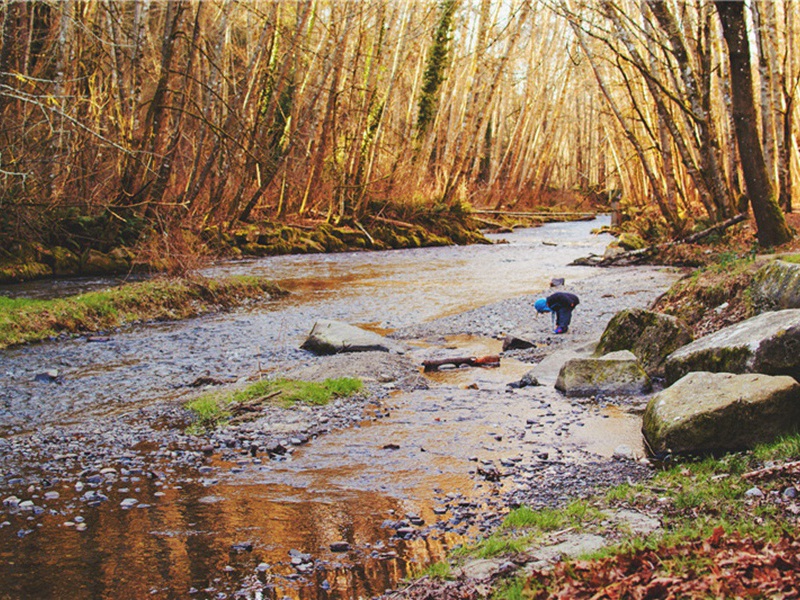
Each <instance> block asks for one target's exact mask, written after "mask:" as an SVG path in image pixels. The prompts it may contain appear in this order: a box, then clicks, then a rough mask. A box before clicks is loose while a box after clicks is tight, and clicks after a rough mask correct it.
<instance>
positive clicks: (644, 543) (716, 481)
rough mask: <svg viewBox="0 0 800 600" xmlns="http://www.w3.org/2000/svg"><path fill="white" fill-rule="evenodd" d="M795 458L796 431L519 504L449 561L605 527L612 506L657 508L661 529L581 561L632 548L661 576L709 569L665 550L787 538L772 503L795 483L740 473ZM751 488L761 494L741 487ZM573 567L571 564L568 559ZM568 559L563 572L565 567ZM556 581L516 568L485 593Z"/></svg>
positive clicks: (522, 591)
mask: <svg viewBox="0 0 800 600" xmlns="http://www.w3.org/2000/svg"><path fill="white" fill-rule="evenodd" d="M796 460H800V434H797V435H791V436H785V437H783V438H780V439H778V440H776V441H775V442H773V443H770V444H764V445H761V446H758V447H757V448H755V449H753V450H752V451H749V452H740V453H732V454H727V455H724V456H720V457H704V458H696V459H683V460H679V461H678V462H676V463H675V464H674V465H672V466H671V467H669V468H667V469H664V470H661V471H658V472H657V473H655V475H654V476H653V477H652V478H651V479H649V480H647V481H644V482H639V483H627V484H622V485H618V486H615V487H613V488H610V489H609V490H607V491H606V492H605V493H603V494H600V495H598V496H596V497H593V498H589V499H585V500H577V501H574V502H571V503H570V504H568V505H567V506H565V507H563V508H545V509H540V510H533V509H531V508H529V507H526V506H523V507H520V508H517V509H515V510H513V511H511V512H510V513H509V514H508V515H507V516H506V518H505V519H504V521H503V524H502V526H501V527H500V528H499V529H498V531H497V532H495V533H494V534H493V535H491V536H490V537H488V538H486V539H484V540H480V541H478V542H476V543H475V544H473V545H470V546H467V547H462V548H459V549H457V550H456V551H454V552H453V560H460V559H461V558H462V557H466V556H469V557H479V558H490V557H497V556H502V555H511V554H515V553H518V552H524V551H526V550H527V549H528V548H529V547H530V545H531V544H533V543H538V542H539V541H541V540H542V539H543V537H544V534H546V533H547V532H551V531H560V530H564V529H567V528H574V529H575V530H576V531H581V530H583V531H591V532H598V531H600V530H602V529H603V528H604V527H606V526H607V524H605V523H604V520H605V519H606V518H607V517H606V515H607V514H608V512H610V511H615V510H617V509H620V508H627V509H634V510H640V511H642V512H645V513H652V512H653V509H654V508H655V507H658V512H659V518H660V520H661V523H662V528H661V530H659V531H657V532H655V533H653V534H650V535H648V536H634V535H629V533H628V532H626V531H625V530H620V534H621V536H622V537H621V541H619V542H618V543H617V544H615V545H610V546H608V547H605V548H603V549H601V550H598V551H596V552H592V553H589V554H585V555H583V556H580V557H577V558H576V559H575V560H576V561H581V564H582V565H585V564H587V562H584V561H588V563H595V564H599V563H601V562H602V561H606V560H612V559H615V558H619V557H624V556H632V555H633V554H634V553H636V552H645V551H654V552H656V553H657V555H658V556H660V557H662V559H661V560H660V564H659V565H658V566H657V568H658V569H660V570H662V571H663V572H664V573H666V574H668V575H677V576H685V575H687V574H691V576H694V574H697V575H698V576H702V575H704V574H707V573H711V572H712V571H713V569H714V568H715V567H714V556H713V555H712V554H710V553H703V552H696V553H693V552H686V551H674V552H673V551H670V549H678V548H685V547H686V546H687V544H700V545H701V546H702V543H704V542H703V541H704V540H707V539H709V538H710V537H711V536H713V535H714V534H715V531H717V532H722V535H724V536H733V537H734V538H736V536H741V537H742V538H748V537H750V538H753V539H757V540H765V541H770V542H774V541H776V540H778V539H780V538H782V537H785V536H787V535H788V536H790V537H791V536H794V532H795V531H796V529H797V526H798V523H800V518H798V517H797V516H796V515H793V514H791V513H790V512H787V511H786V508H785V506H786V505H785V504H784V503H781V502H778V501H776V500H775V499H776V498H778V497H779V496H780V494H781V493H782V491H783V490H784V489H785V488H786V487H788V486H789V485H795V483H796V475H795V474H794V473H791V472H787V473H786V474H783V475H781V474H780V473H779V474H777V475H772V476H770V477H766V478H762V479H759V480H752V479H751V478H745V477H744V475H745V474H747V473H750V472H752V471H754V470H756V469H759V468H762V467H763V466H764V465H765V464H767V465H772V464H775V465H780V464H782V463H785V462H791V461H796ZM756 485H757V486H758V487H759V488H760V489H761V490H762V491H763V493H764V496H763V497H760V498H754V497H751V496H748V495H746V492H747V491H748V490H749V489H751V488H752V487H754V486H756ZM576 564H577V563H576ZM569 565H570V562H569V561H568V562H567V563H566V566H565V569H569ZM557 585H558V584H557V582H554V581H548V580H546V579H545V580H540V581H534V580H526V579H525V578H524V577H521V576H520V574H519V573H516V574H515V575H513V576H511V577H509V578H505V579H501V580H499V581H498V582H496V583H495V584H494V588H493V592H492V594H491V598H492V599H494V600H517V599H519V598H528V597H531V595H532V590H548V591H549V592H550V593H551V594H554V595H555V594H556V593H557Z"/></svg>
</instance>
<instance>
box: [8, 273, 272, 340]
mask: <svg viewBox="0 0 800 600" xmlns="http://www.w3.org/2000/svg"><path fill="white" fill-rule="evenodd" d="M284 293H285V292H283V291H282V290H281V289H280V288H279V287H278V286H277V285H275V284H274V283H272V282H270V281H268V280H266V279H263V278H259V277H231V278H228V279H222V280H214V279H206V278H182V279H166V278H158V279H153V280H151V281H145V282H137V283H131V284H126V285H122V286H119V287H115V288H111V289H108V290H103V291H97V292H88V293H85V294H79V295H76V296H68V297H66V298H56V299H52V300H38V299H26V298H7V297H5V296H0V349H2V348H7V347H9V346H14V345H19V344H24V343H28V342H35V341H41V340H45V339H48V338H51V337H55V336H58V335H59V334H62V333H67V334H76V333H90V332H97V331H104V330H108V329H113V328H115V327H120V326H123V325H126V324H130V323H133V322H138V321H153V320H161V321H166V320H179V319H185V318H189V317H196V316H198V315H201V314H205V313H208V312H212V311H216V310H220V309H227V308H231V307H234V306H237V305H240V304H241V303H243V302H244V301H246V300H249V299H255V298H260V297H263V296H264V295H265V294H269V295H282V294H284Z"/></svg>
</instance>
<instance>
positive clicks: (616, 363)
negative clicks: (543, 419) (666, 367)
mask: <svg viewBox="0 0 800 600" xmlns="http://www.w3.org/2000/svg"><path fill="white" fill-rule="evenodd" d="M555 387H556V389H557V390H560V391H562V392H564V393H565V394H566V395H567V396H594V395H597V394H609V395H616V394H645V393H647V392H649V391H650V389H651V387H652V384H651V382H650V377H648V375H647V373H645V371H644V369H643V368H642V366H641V365H640V364H639V362H638V361H637V359H636V356H634V354H633V353H632V352H629V351H628V350H621V351H619V352H612V353H611V354H606V355H605V356H601V357H599V358H573V359H570V360H568V361H567V362H566V363H564V366H563V367H561V371H560V372H559V374H558V379H556V386H555Z"/></svg>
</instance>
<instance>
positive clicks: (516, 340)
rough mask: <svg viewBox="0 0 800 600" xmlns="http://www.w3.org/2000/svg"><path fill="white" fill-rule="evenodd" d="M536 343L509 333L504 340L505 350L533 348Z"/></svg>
mask: <svg viewBox="0 0 800 600" xmlns="http://www.w3.org/2000/svg"><path fill="white" fill-rule="evenodd" d="M535 345H536V344H535V343H534V342H532V341H530V340H526V339H525V338H522V337H520V336H518V335H514V334H509V335H507V336H506V337H505V339H504V340H503V352H505V351H506V350H524V349H525V348H533V347H534V346H535Z"/></svg>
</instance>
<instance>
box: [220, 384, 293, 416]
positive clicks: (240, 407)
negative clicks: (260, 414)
mask: <svg viewBox="0 0 800 600" xmlns="http://www.w3.org/2000/svg"><path fill="white" fill-rule="evenodd" d="M282 393H283V390H275V391H274V392H270V393H269V394H264V395H263V396H259V397H258V398H253V399H252V400H248V401H246V402H236V403H234V404H231V405H230V407H229V408H228V410H229V411H230V413H231V415H233V416H234V417H237V416H239V415H241V414H242V413H248V412H256V411H259V410H261V405H262V404H264V402H266V401H267V400H270V399H272V398H275V397H276V396H280V395H281V394H282Z"/></svg>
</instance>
